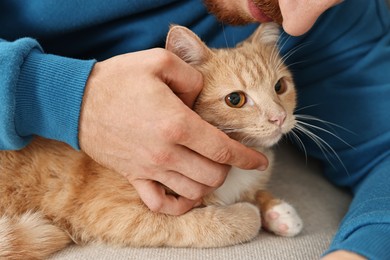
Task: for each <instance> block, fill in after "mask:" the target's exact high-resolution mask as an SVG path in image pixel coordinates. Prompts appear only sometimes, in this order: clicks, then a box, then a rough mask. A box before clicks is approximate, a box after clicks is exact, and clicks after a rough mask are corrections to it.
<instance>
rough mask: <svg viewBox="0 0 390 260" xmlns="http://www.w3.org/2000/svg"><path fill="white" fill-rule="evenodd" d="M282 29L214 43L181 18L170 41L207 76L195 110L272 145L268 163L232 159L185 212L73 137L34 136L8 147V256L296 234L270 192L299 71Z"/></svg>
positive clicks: (2, 234)
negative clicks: (290, 65) (152, 196)
mask: <svg viewBox="0 0 390 260" xmlns="http://www.w3.org/2000/svg"><path fill="white" fill-rule="evenodd" d="M278 37H279V29H278V27H277V26H276V25H275V24H266V25H261V26H260V27H259V29H258V30H257V31H256V32H255V33H254V34H253V35H252V36H251V37H250V38H249V39H248V40H246V41H245V42H243V43H241V44H240V45H239V46H238V47H237V48H233V49H215V50H211V49H209V48H207V47H206V45H205V44H204V43H203V42H202V41H201V40H200V39H199V38H198V37H197V36H196V35H195V34H194V33H192V32H191V31H190V30H188V29H186V28H184V27H180V26H173V27H172V28H171V30H170V32H169V34H168V37H167V44H166V48H167V49H168V50H171V51H172V52H174V53H175V54H176V55H178V56H179V57H180V58H182V59H183V60H185V61H186V62H188V63H190V64H192V65H193V66H195V67H196V68H197V69H199V70H200V71H201V72H202V73H203V75H204V80H205V85H204V89H203V91H202V93H201V94H200V96H199V98H198V100H197V102H196V105H195V110H196V111H197V112H198V113H199V114H200V115H201V116H202V117H203V118H204V119H205V120H207V121H209V122H210V123H212V124H214V125H215V126H216V127H218V128H219V129H221V130H223V131H225V132H226V133H227V134H228V135H229V136H231V137H232V138H235V139H237V140H239V141H241V142H243V143H245V144H246V145H249V146H253V147H261V148H258V149H259V150H260V151H262V152H263V153H265V154H266V155H267V156H268V158H269V161H270V167H269V168H268V170H267V171H265V172H259V171H244V170H239V169H236V168H232V170H231V171H230V172H229V174H228V177H227V179H226V181H225V183H224V184H223V185H222V186H221V187H220V188H219V189H217V190H216V191H215V192H214V193H213V194H211V195H209V196H207V197H205V198H204V200H203V206H202V207H199V208H195V209H193V210H191V211H189V212H188V213H186V214H184V215H181V216H170V215H165V214H158V213H154V212H152V211H150V210H149V209H148V208H147V207H146V206H145V205H144V204H143V202H142V201H141V200H140V198H139V196H138V195H137V192H136V191H135V189H134V188H133V187H132V186H131V185H130V184H129V183H128V181H127V180H126V179H125V178H124V177H122V176H121V175H120V174H118V173H116V172H112V171H111V170H108V169H106V168H104V167H102V166H101V165H99V164H97V163H96V162H94V161H93V160H92V159H91V158H89V157H88V156H87V155H86V154H84V153H83V152H77V151H74V150H73V149H72V148H71V147H69V146H68V145H66V144H63V143H60V142H57V141H52V140H46V139H43V138H38V137H37V138H35V140H34V141H33V142H32V143H31V144H30V145H28V146H27V147H26V148H24V149H23V150H21V151H1V152H0V216H1V215H2V217H1V218H0V258H1V259H3V258H6V259H41V258H45V257H47V256H48V255H50V254H51V253H53V252H56V251H58V250H60V249H62V248H64V247H66V246H67V245H68V244H69V243H71V242H72V241H73V242H75V243H78V244H84V243H88V242H94V241H100V242H104V243H108V244H113V245H120V246H134V247H141V246H148V247H158V246H172V247H221V246H228V245H234V244H237V243H242V242H246V241H249V240H251V239H253V238H254V237H255V236H256V235H257V234H258V232H259V229H260V228H261V226H263V227H264V228H265V229H267V230H269V231H271V232H274V233H275V234H278V235H281V236H294V235H297V234H298V233H299V232H300V231H301V229H302V221H301V219H300V218H299V216H298V215H297V213H296V211H295V210H294V208H293V207H292V206H290V205H289V204H287V203H286V202H283V201H281V200H279V199H276V198H274V197H273V196H272V195H271V194H270V193H269V192H267V191H266V185H267V182H268V179H269V177H270V174H271V168H272V167H271V166H272V165H271V164H272V161H273V157H272V152H271V150H269V149H268V147H270V146H272V145H273V144H275V143H276V142H277V141H278V140H279V139H280V138H281V136H282V135H283V134H285V133H287V132H289V131H290V130H291V129H292V128H293V127H294V125H295V123H296V120H295V117H294V115H293V111H294V108H295V102H296V101H295V95H296V94H295V90H294V85H293V81H292V77H291V74H290V72H289V71H288V70H287V68H286V67H285V66H284V65H283V63H282V61H281V59H280V57H279V56H278V54H277V49H276V47H275V46H276V41H277V39H278Z"/></svg>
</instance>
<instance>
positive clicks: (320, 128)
mask: <svg viewBox="0 0 390 260" xmlns="http://www.w3.org/2000/svg"><path fill="white" fill-rule="evenodd" d="M297 121H298V123H299V124H301V125H305V126H308V127H311V128H314V129H317V130H320V131H323V132H325V133H327V134H329V135H331V136H333V137H335V138H336V139H338V140H340V141H341V142H343V143H344V144H346V145H347V146H349V147H350V148H352V149H356V148H355V147H353V146H352V145H350V144H349V143H347V142H346V141H345V140H344V139H342V138H340V137H339V136H337V135H336V134H334V133H332V132H331V131H329V130H326V129H324V128H322V127H319V126H316V125H312V124H309V123H306V122H303V121H299V120H297Z"/></svg>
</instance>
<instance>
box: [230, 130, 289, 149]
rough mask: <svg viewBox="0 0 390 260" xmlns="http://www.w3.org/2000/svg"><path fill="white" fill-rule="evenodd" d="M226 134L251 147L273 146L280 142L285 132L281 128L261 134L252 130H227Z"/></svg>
mask: <svg viewBox="0 0 390 260" xmlns="http://www.w3.org/2000/svg"><path fill="white" fill-rule="evenodd" d="M226 134H227V135H228V136H229V137H231V138H233V139H235V140H237V141H239V142H240V143H242V144H244V145H246V146H249V147H271V146H273V145H275V144H276V143H277V142H279V141H280V139H281V138H282V136H283V135H284V134H285V133H284V132H283V131H281V129H277V130H275V131H271V132H269V133H267V134H259V133H254V132H252V131H245V132H244V131H243V132H234V133H231V132H230V133H229V132H226Z"/></svg>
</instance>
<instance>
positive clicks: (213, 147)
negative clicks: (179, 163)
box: [179, 117, 268, 170]
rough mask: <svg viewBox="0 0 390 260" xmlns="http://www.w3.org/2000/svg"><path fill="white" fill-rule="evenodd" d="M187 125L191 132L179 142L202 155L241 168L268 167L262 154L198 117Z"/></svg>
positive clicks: (261, 168)
mask: <svg viewBox="0 0 390 260" xmlns="http://www.w3.org/2000/svg"><path fill="white" fill-rule="evenodd" d="M187 126H188V129H187V131H188V132H189V133H192V134H191V135H186V137H187V138H185V139H183V140H181V144H182V145H184V146H186V147H188V148H189V149H191V150H193V151H196V152H197V153H199V154H201V155H203V156H204V157H206V158H209V159H210V160H212V161H215V162H218V163H221V164H228V165H233V166H236V167H238V168H242V169H259V170H265V169H266V168H267V167H268V160H267V158H266V157H265V156H264V155H263V154H261V153H259V152H257V151H255V150H253V149H250V148H248V147H246V146H245V145H243V144H241V143H239V142H237V141H235V140H233V139H231V138H229V137H228V136H227V135H226V134H224V133H223V132H221V131H220V130H218V129H217V128H216V127H213V126H212V125H210V124H209V123H207V122H206V121H203V120H202V119H201V118H200V117H195V118H194V119H191V120H189V122H188V124H187ZM179 142H180V140H179Z"/></svg>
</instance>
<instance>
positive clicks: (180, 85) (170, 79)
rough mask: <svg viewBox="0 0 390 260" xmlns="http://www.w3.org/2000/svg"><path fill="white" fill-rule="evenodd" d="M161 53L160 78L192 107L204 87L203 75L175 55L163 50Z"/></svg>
mask: <svg viewBox="0 0 390 260" xmlns="http://www.w3.org/2000/svg"><path fill="white" fill-rule="evenodd" d="M157 50H158V51H161V53H160V56H159V58H160V64H163V66H160V68H163V70H160V71H158V72H157V73H158V74H159V76H160V78H161V79H162V80H163V81H164V83H165V84H167V85H168V86H169V87H170V89H171V90H172V91H173V92H174V93H175V94H176V95H177V96H178V97H179V98H180V99H181V100H182V101H183V102H184V103H185V104H186V105H187V106H188V107H192V106H193V104H194V102H195V99H196V97H197V96H198V95H199V93H200V91H201V90H202V87H203V76H202V74H201V73H200V72H199V71H197V70H196V69H195V68H193V67H192V66H191V65H189V64H187V63H186V62H185V61H183V60H181V59H180V58H179V57H177V56H176V55H175V54H173V53H171V52H169V51H166V50H163V49H161V50H160V49H157Z"/></svg>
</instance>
